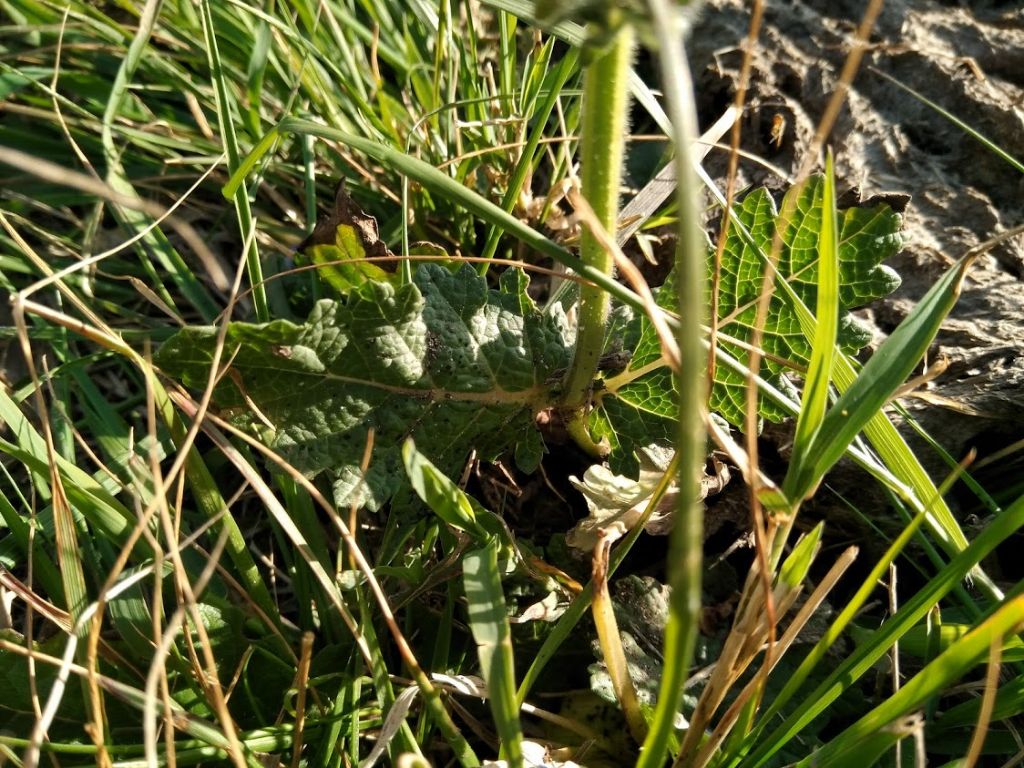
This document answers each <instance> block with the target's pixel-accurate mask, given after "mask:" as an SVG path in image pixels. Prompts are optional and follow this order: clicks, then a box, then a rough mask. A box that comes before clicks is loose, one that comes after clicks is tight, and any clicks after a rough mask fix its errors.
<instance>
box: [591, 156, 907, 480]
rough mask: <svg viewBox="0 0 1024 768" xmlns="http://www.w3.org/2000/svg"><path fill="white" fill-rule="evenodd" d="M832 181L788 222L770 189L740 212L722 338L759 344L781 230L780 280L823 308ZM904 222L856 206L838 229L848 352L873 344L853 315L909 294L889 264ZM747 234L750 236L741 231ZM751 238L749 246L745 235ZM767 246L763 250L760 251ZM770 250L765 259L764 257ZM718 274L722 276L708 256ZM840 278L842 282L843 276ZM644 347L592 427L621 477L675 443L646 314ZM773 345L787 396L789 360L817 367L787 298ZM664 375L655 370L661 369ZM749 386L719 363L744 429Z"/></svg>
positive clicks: (743, 356)
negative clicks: (761, 305)
mask: <svg viewBox="0 0 1024 768" xmlns="http://www.w3.org/2000/svg"><path fill="white" fill-rule="evenodd" d="M824 186H825V180H824V177H823V176H814V177H812V178H811V179H809V180H808V181H807V182H806V183H805V184H804V185H803V186H802V187H799V188H798V187H794V188H793V189H791V190H790V191H789V192H788V193H787V195H786V197H785V199H784V200H783V203H782V210H783V211H784V212H785V213H784V218H783V217H780V216H779V214H778V213H777V211H776V208H775V203H774V201H773V200H772V197H771V195H770V194H769V193H768V191H767V190H764V189H759V190H755V191H754V192H752V193H751V194H750V195H748V196H747V197H746V199H745V200H744V201H743V203H742V204H741V205H739V206H737V207H736V218H737V219H738V221H739V224H740V225H741V226H737V225H736V222H735V221H734V223H733V225H732V226H731V228H730V231H729V236H728V239H727V240H726V248H725V253H724V254H723V257H722V274H721V280H720V283H719V291H720V293H719V311H718V314H719V330H720V332H721V333H722V334H724V335H728V336H731V337H733V338H735V339H738V340H740V341H743V342H749V341H750V340H751V336H752V334H753V325H754V321H755V315H756V312H757V307H756V302H757V297H758V295H759V293H760V291H761V286H762V282H763V279H764V270H765V265H764V260H763V258H762V254H767V253H770V252H771V246H772V239H773V237H774V235H775V230H776V228H777V227H781V228H782V242H783V246H782V251H781V253H780V256H779V267H778V268H779V274H780V275H781V276H782V277H783V278H785V279H786V281H787V282H788V283H789V285H790V286H791V287H792V289H793V291H794V292H795V293H796V295H797V296H798V297H799V298H800V299H801V300H802V301H803V302H804V304H805V305H807V306H812V307H813V306H816V305H817V303H818V302H817V294H818V279H819V267H818V254H819V239H820V237H821V234H822V233H821V230H822V222H823V212H822V211H823V209H822V202H823V193H824ZM901 223H902V219H901V217H900V215H899V214H897V213H895V212H894V211H893V210H892V209H891V208H889V207H888V206H887V205H884V204H882V205H877V206H874V207H872V208H849V209H846V210H844V211H840V212H839V213H838V216H837V220H836V228H837V229H838V283H839V285H838V307H839V317H838V318H837V321H838V326H839V327H838V342H839V345H840V347H841V348H842V349H843V350H845V351H853V350H856V349H859V348H860V347H862V346H864V344H865V343H866V342H867V341H868V339H869V337H868V334H867V332H866V331H865V330H864V329H862V328H861V327H860V326H859V325H858V324H857V322H856V320H855V319H854V317H853V316H852V315H851V314H850V313H849V311H848V310H850V309H851V308H854V307H857V306H860V305H862V304H866V303H867V302H870V301H873V300H875V299H877V298H879V297H881V296H884V295H886V294H888V293H890V292H892V291H893V290H895V289H896V287H898V286H899V283H900V280H899V276H898V275H896V273H895V272H893V271H892V270H891V269H890V268H889V267H886V266H883V265H881V264H880V262H881V261H883V260H884V259H887V258H889V257H891V256H892V255H894V254H895V253H897V252H898V251H899V249H900V247H901V245H902V242H903V239H902V236H901V235H900V227H901ZM741 227H742V228H741ZM743 229H745V230H746V231H748V232H749V233H750V235H751V238H752V242H749V241H747V240H746V239H745V236H744V235H743V232H742V230H743ZM755 245H756V246H757V247H756V248H755V247H754V246H755ZM758 249H759V250H760V252H759V250H758ZM708 253H709V256H708V270H709V273H710V271H711V270H712V268H713V264H712V260H711V254H712V251H711V250H710V249H709V251H708ZM833 279H835V278H833ZM674 285H675V282H674V279H673V278H672V277H671V276H670V277H669V278H668V279H666V281H665V285H664V287H663V288H661V289H659V290H658V291H657V292H656V293H655V299H656V301H657V303H658V305H659V306H660V307H662V308H663V309H666V310H669V311H674V310H675V308H676V307H675V302H676V296H675V291H674ZM633 322H634V324H635V325H639V330H636V328H635V327H633V328H625V329H622V333H626V331H627V330H628V331H629V333H631V334H634V335H636V334H638V335H639V341H638V342H637V343H636V346H635V347H634V349H633V355H632V358H631V359H630V362H629V365H628V366H627V367H626V370H625V371H623V372H621V373H619V374H616V375H614V376H611V377H609V378H608V379H607V380H606V382H605V384H606V387H605V389H604V390H603V391H598V392H597V397H596V400H597V407H596V408H595V410H594V411H593V412H592V414H591V417H590V422H589V427H590V430H591V432H592V433H593V434H594V436H595V438H598V439H600V438H602V437H604V438H606V439H607V440H608V442H609V444H610V445H611V447H612V454H611V456H610V458H609V464H610V466H611V468H612V470H613V471H615V472H619V473H624V474H631V475H634V476H635V474H636V471H637V466H638V465H637V461H636V457H635V456H634V452H635V451H636V450H637V449H638V448H640V447H642V446H644V445H649V444H651V443H654V442H657V441H660V440H671V439H672V437H673V435H674V429H675V427H674V424H675V418H676V412H675V403H676V402H677V399H678V398H677V395H676V393H675V385H674V382H673V380H672V376H671V375H670V374H669V372H668V370H667V369H666V368H664V367H657V366H658V362H659V361H660V359H661V345H660V342H659V340H658V336H657V334H656V333H655V330H654V327H653V326H652V325H651V323H650V322H649V321H648V320H647V318H646V316H644V317H638V318H637V319H635V320H634V321H633ZM718 344H719V346H720V347H721V348H722V349H723V350H724V351H726V352H727V353H728V354H730V355H732V356H733V357H735V358H736V359H737V360H740V361H746V360H747V358H748V357H749V354H748V353H747V351H746V350H745V349H743V348H741V347H739V346H737V345H736V344H731V343H729V342H728V341H725V340H724V339H723V338H721V337H719V340H718ZM763 347H764V349H765V350H766V352H767V353H768V356H767V357H766V358H765V359H764V360H763V361H762V363H761V370H760V372H759V373H760V375H761V377H762V378H764V379H765V380H767V381H769V382H770V383H772V384H774V385H775V386H776V387H779V388H783V389H792V386H791V385H790V384H789V383H788V382H787V381H785V379H783V378H782V377H781V376H780V374H781V373H782V372H783V371H784V365H783V364H782V361H785V362H786V363H788V364H793V365H796V366H799V367H800V368H801V369H806V368H807V366H809V364H810V358H811V352H812V342H811V340H810V339H808V338H807V337H806V335H805V334H804V333H803V331H802V329H801V326H800V321H799V319H798V317H797V314H796V312H795V311H794V309H793V308H792V306H791V305H790V303H789V301H788V300H787V299H786V297H785V294H784V292H782V291H776V292H775V294H774V295H773V297H772V300H771V304H770V307H769V312H768V319H767V323H766V326H765V332H764V340H763ZM652 368H653V369H654V370H651V369H652ZM745 397H746V382H745V379H744V378H743V376H742V375H740V374H739V373H737V372H736V371H734V370H732V369H730V368H727V367H726V366H724V365H719V366H717V367H716V368H715V386H714V387H713V389H712V391H711V401H710V402H711V408H712V410H714V411H717V412H718V413H720V414H721V415H722V416H723V417H725V418H726V419H727V420H728V421H729V422H731V423H732V424H735V425H737V426H739V425H742V423H743V413H744V398H745ZM759 412H760V414H761V416H763V417H765V418H769V419H773V420H778V419H781V418H782V417H783V416H784V415H786V414H785V413H784V412H783V411H782V410H781V408H779V407H777V406H775V405H773V404H772V403H771V402H770V401H768V400H767V399H762V400H761V402H760V403H759Z"/></svg>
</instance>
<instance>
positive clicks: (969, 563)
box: [730, 497, 1024, 768]
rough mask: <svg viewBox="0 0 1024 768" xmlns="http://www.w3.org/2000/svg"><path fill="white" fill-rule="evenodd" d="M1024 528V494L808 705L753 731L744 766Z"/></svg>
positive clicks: (796, 727) (771, 749) (823, 704)
mask: <svg viewBox="0 0 1024 768" xmlns="http://www.w3.org/2000/svg"><path fill="white" fill-rule="evenodd" d="M1021 526H1024V497H1021V498H1020V499H1018V500H1017V501H1016V502H1015V503H1014V504H1013V505H1011V506H1010V507H1008V508H1007V509H1006V511H1005V512H1003V514H1002V515H1000V516H999V517H997V518H996V519H995V520H994V521H993V522H992V523H991V524H990V525H989V526H988V527H987V528H985V530H983V531H982V532H981V533H980V534H979V535H978V536H977V537H976V538H975V539H974V541H972V542H971V543H970V544H969V545H968V546H967V548H966V549H965V550H964V551H963V552H961V553H960V554H958V555H957V556H956V557H954V558H953V559H952V560H951V561H950V562H949V564H948V565H947V566H946V567H945V568H943V569H942V570H941V571H940V572H939V573H937V574H936V575H935V576H934V577H933V578H932V579H931V581H929V582H928V584H927V585H925V587H923V588H922V589H921V590H920V591H919V592H918V593H917V594H915V595H914V596H913V597H912V598H911V599H910V600H908V601H907V602H905V603H904V604H903V607H902V608H900V610H899V611H898V612H897V613H895V614H894V615H893V616H892V617H891V618H890V619H889V620H888V621H886V622H885V623H884V624H882V626H880V627H879V628H878V629H877V630H875V631H874V632H873V633H872V634H871V636H870V637H869V638H868V639H866V640H865V641H864V642H863V643H861V645H859V646H858V647H857V650H855V651H854V652H853V654H851V655H850V656H849V657H848V658H846V659H845V660H844V661H843V662H842V663H841V664H840V665H839V666H838V667H836V669H835V670H833V672H832V674H830V675H829V677H828V679H826V680H825V681H824V682H822V683H821V684H820V685H819V686H818V687H817V688H815V690H814V691H812V692H811V693H810V694H808V695H807V696H806V697H805V698H804V703H803V705H802V706H800V707H799V708H798V709H797V710H796V711H795V712H794V713H793V714H791V715H790V716H789V717H787V718H786V720H785V722H783V723H782V725H780V726H779V727H778V728H776V729H775V730H774V731H773V732H772V733H771V734H770V735H769V736H767V737H761V736H760V734H759V732H757V731H755V732H754V733H752V734H751V737H750V738H748V740H747V742H746V743H747V744H748V745H756V748H755V749H754V751H753V753H752V754H751V755H750V757H748V758H745V759H743V761H742V765H743V766H744V767H745V768H760V766H762V765H764V764H765V762H766V761H767V760H768V759H769V758H770V757H771V756H772V755H774V754H775V753H776V752H777V751H778V750H779V749H780V748H781V747H782V746H783V745H784V744H785V743H787V742H788V741H789V740H790V739H792V738H793V737H794V736H795V735H796V734H798V733H799V732H800V731H801V730H802V729H803V728H804V727H806V725H807V724H808V723H810V722H811V720H813V719H814V718H815V717H816V716H818V715H820V714H821V713H822V712H824V711H825V710H826V709H827V708H828V707H829V705H831V703H832V702H833V701H835V700H836V699H837V698H838V697H839V695H840V694H841V693H842V692H843V691H844V690H846V689H847V688H849V687H850V686H851V685H853V683H854V682H856V681H857V680H858V679H859V678H860V677H861V676H862V675H863V674H864V673H865V672H867V671H868V670H869V669H871V666H872V665H873V664H874V663H875V662H877V661H878V660H879V659H880V658H881V657H882V656H883V655H884V654H885V653H886V652H887V651H888V649H889V648H890V647H892V644H893V643H894V642H896V641H897V640H898V639H899V638H900V637H902V636H903V635H904V634H905V633H906V632H908V631H909V630H910V628H911V627H913V626H915V625H916V624H918V623H919V622H920V621H921V620H922V619H923V618H924V617H925V615H926V614H927V613H928V611H929V610H930V609H931V607H932V606H934V605H936V604H937V603H938V601H939V600H941V599H942V598H943V597H944V596H945V595H946V594H947V593H948V592H949V591H950V590H951V589H953V588H954V587H955V586H956V585H957V584H958V583H959V582H960V581H961V580H962V579H963V578H964V577H965V576H966V575H967V574H968V573H970V571H971V569H972V568H974V567H975V566H976V565H977V564H978V563H979V562H981V560H982V559H984V558H985V557H987V556H988V554H989V553H991V552H992V551H993V550H994V549H995V547H996V546H997V545H999V544H1000V543H1002V542H1003V541H1005V540H1006V539H1007V538H1008V537H1009V536H1011V535H1013V534H1014V533H1015V532H1016V531H1017V530H1018V529H1019V528H1020V527H1021ZM870 584H871V587H872V588H873V587H874V582H873V581H872V582H870ZM822 642H824V640H823V641H822ZM816 650H817V649H816ZM805 663H806V662H805ZM801 670H802V667H801ZM798 677H799V673H798V675H795V676H794V680H795V681H796V680H797V678H798ZM786 690H789V686H787V689H785V690H784V693H785V692H786ZM793 692H795V686H793ZM784 701H785V699H784V698H783V696H781V695H780V696H779V697H776V701H774V702H773V705H772V707H771V708H769V709H768V710H767V711H766V712H765V715H764V716H763V717H762V722H764V723H767V722H768V720H769V718H770V717H772V716H774V714H775V713H776V712H777V711H778V709H779V707H780V706H781V703H784ZM780 702H781V703H780ZM736 764H737V763H736V762H735V761H734V762H733V763H730V765H736Z"/></svg>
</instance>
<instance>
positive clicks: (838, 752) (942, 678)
mask: <svg viewBox="0 0 1024 768" xmlns="http://www.w3.org/2000/svg"><path fill="white" fill-rule="evenodd" d="M1022 625H1024V597H1018V598H1016V599H1014V600H1010V601H1008V602H1007V603H1006V604H1005V605H1004V606H1003V607H1002V608H1000V609H999V610H998V611H996V613H995V614H993V615H992V616H991V617H990V618H989V619H987V620H986V621H984V622H983V623H982V624H981V625H980V626H978V627H976V628H975V629H974V630H972V631H971V632H969V633H968V634H966V635H964V637H962V638H960V640H958V641H957V642H955V643H953V645H951V646H950V647H949V648H948V649H947V650H946V651H945V652H943V653H942V654H941V655H940V656H939V657H938V658H937V659H935V661H933V662H932V663H931V664H929V665H928V666H926V667H925V668H924V669H922V670H921V671H920V672H918V673H917V674H916V675H915V676H914V677H913V678H911V679H910V680H908V681H907V682H905V683H904V684H903V687H902V688H900V690H899V691H897V692H896V693H895V694H893V695H892V696H891V697H889V699H887V700H886V701H885V702H883V703H882V704H880V705H879V706H877V707H875V708H874V709H873V710H872V711H871V712H869V713H868V714H866V715H865V716H864V717H862V718H861V719H860V720H858V721H857V722H856V723H854V724H853V725H851V726H850V727H849V728H847V729H846V730H845V731H843V732H842V733H841V734H839V735H838V736H837V737H836V738H834V739H832V740H831V741H830V742H828V743H827V744H826V745H825V746H823V747H822V748H821V749H819V750H817V751H816V752H815V753H814V754H813V755H811V756H809V757H807V758H806V759H804V760H802V761H801V762H800V763H799V764H798V765H799V766H800V768H808V767H809V766H811V765H832V764H833V761H834V760H836V759H839V758H841V757H846V758H852V757H854V755H857V756H858V757H859V756H861V755H862V748H863V746H862V745H863V743H864V742H865V741H866V740H867V739H869V738H871V736H872V735H873V734H876V733H878V732H880V731H881V730H882V729H884V728H886V727H887V726H888V725H889V724H890V723H892V722H893V721H894V720H896V718H898V717H902V716H903V715H906V714H908V713H910V712H912V711H913V710H915V709H917V708H918V707H920V706H922V705H923V704H925V703H926V702H927V701H928V700H929V699H931V698H932V697H934V696H938V695H940V694H941V693H942V692H943V691H944V690H945V689H946V688H947V687H949V686H950V685H951V684H952V683H954V682H955V681H956V680H957V679H959V678H960V677H961V676H962V675H963V674H964V673H965V672H967V671H968V670H969V669H971V668H972V667H974V666H975V665H976V664H978V662H979V661H981V660H982V659H983V658H984V657H985V655H986V653H988V652H989V649H990V648H992V646H993V645H995V644H997V643H1001V642H1002V641H1003V640H1004V639H1005V638H1006V637H1008V636H1009V635H1011V634H1013V633H1015V632H1017V631H1018V630H1019V629H1020V627H1021V626H1022ZM880 756H881V755H879V757H880ZM871 764H872V763H871V762H862V763H861V765H865V766H868V765H871Z"/></svg>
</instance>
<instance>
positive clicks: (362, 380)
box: [157, 264, 571, 509]
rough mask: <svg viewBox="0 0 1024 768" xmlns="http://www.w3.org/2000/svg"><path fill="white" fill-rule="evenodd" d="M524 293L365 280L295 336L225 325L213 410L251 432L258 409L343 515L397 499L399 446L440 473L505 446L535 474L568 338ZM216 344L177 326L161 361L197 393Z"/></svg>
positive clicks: (430, 281) (424, 272) (440, 274)
mask: <svg viewBox="0 0 1024 768" xmlns="http://www.w3.org/2000/svg"><path fill="white" fill-rule="evenodd" d="M526 284H527V281H526V279H525V277H524V276H523V275H522V274H521V273H519V272H517V271H514V270H509V271H507V272H506V273H505V274H504V275H503V276H502V279H501V283H500V287H499V289H498V290H495V289H490V288H488V287H487V283H486V281H485V280H484V279H483V278H481V277H479V276H478V275H477V274H476V272H475V271H474V270H473V269H472V268H471V267H469V266H464V267H463V268H462V269H461V270H460V271H459V272H457V273H455V274H453V273H452V272H450V271H449V270H447V269H445V268H444V267H440V266H437V265H429V264H428V265H423V266H421V267H420V268H419V269H418V270H417V272H416V275H415V279H414V282H413V283H412V284H409V285H405V286H401V287H394V286H392V285H389V284H387V283H378V282H367V283H365V284H363V285H361V286H358V287H357V288H355V289H354V290H353V291H352V293H351V294H350V295H349V298H348V300H347V301H345V302H341V301H329V300H325V301H320V302H318V303H317V304H316V305H315V307H314V309H313V311H312V312H311V314H310V316H309V318H308V319H307V321H306V322H305V323H303V324H301V325H298V324H295V323H291V322H287V321H281V320H279V321H275V322H272V323H267V324H263V325H253V324H248V323H232V324H231V325H230V327H229V329H228V332H227V339H226V348H225V350H224V356H223V360H225V361H230V367H229V370H228V372H227V374H226V375H225V376H223V377H222V378H221V383H220V385H219V386H218V388H217V390H216V392H215V403H216V404H217V405H218V406H219V407H220V408H222V409H225V410H226V411H227V413H228V414H229V415H233V416H234V417H235V419H236V420H237V421H238V422H240V423H243V424H250V425H253V426H256V425H257V424H258V422H257V418H258V417H257V415H255V413H254V409H253V408H252V407H251V406H252V405H254V406H255V407H256V409H258V411H259V418H260V421H263V420H266V421H267V422H269V424H270V427H271V429H272V434H271V436H270V444H271V446H272V447H274V448H275V449H277V450H278V451H279V452H280V453H281V454H282V455H283V456H284V457H285V458H286V459H287V460H288V461H289V462H291V463H292V464H293V465H294V466H295V467H296V468H297V469H299V470H300V471H302V472H304V473H306V474H307V475H310V476H312V475H317V474H320V473H326V474H327V475H328V476H329V477H330V479H331V481H332V483H333V488H334V496H335V501H336V502H337V503H338V504H339V505H347V504H350V503H353V502H355V503H360V504H365V505H366V506H368V507H370V508H373V509H375V508H377V507H379V506H380V505H381V504H382V503H384V502H385V501H386V500H387V499H388V498H389V497H390V496H391V495H392V494H393V493H394V492H395V491H396V490H398V488H399V487H400V485H401V484H403V483H404V482H405V480H404V471H403V468H402V458H401V445H402V442H403V441H404V440H405V438H407V437H413V438H414V439H415V440H416V444H417V447H418V448H419V450H420V451H421V452H422V453H423V454H424V455H425V456H427V457H428V458H429V459H430V460H431V461H432V462H434V463H435V464H436V465H437V467H438V468H439V469H440V470H441V471H442V472H445V473H447V474H457V473H458V472H459V471H460V470H461V468H462V464H463V463H464V462H465V460H466V457H467V456H468V454H469V452H470V450H471V449H476V451H477V455H478V456H479V457H480V458H484V459H487V458H495V457H497V455H498V454H500V453H503V452H505V451H507V450H510V449H512V450H514V451H515V456H516V459H517V461H519V462H520V463H521V466H522V465H523V464H524V463H525V464H526V466H522V468H523V469H524V470H527V471H529V470H532V469H533V468H534V467H535V465H536V462H538V461H539V459H540V455H541V452H542V450H543V446H542V443H541V438H540V435H539V434H538V433H537V431H536V428H535V425H534V415H535V413H536V412H537V411H538V410H540V409H541V408H543V407H545V406H547V405H550V404H551V403H550V402H549V382H550V381H551V380H552V379H553V378H554V379H557V377H556V376H555V373H556V371H558V370H559V369H563V368H564V367H565V366H566V365H567V364H568V357H569V350H570V349H571V340H570V334H569V331H568V328H567V324H566V321H565V317H564V316H563V315H562V314H560V313H557V312H556V313H549V314H547V315H544V314H542V313H540V312H539V311H538V310H537V309H536V307H535V306H534V305H533V303H532V302H531V301H530V299H529V297H528V296H527V295H526ZM215 337H216V332H215V329H212V328H187V329H184V330H182V331H180V332H179V333H178V334H176V335H175V336H174V337H172V338H171V339H170V340H168V341H167V342H166V343H165V344H164V345H163V347H162V348H161V349H160V351H159V354H158V355H157V363H158V365H160V367H161V368H162V369H163V370H164V371H165V372H166V373H168V374H170V375H173V376H177V377H180V378H181V379H182V380H183V381H184V383H185V384H187V385H189V386H193V387H202V386H204V385H205V382H206V379H207V376H208V374H209V366H210V361H211V359H212V354H213V350H214V344H215ZM371 428H373V430H374V433H375V439H374V450H373V455H372V460H371V462H370V467H369V470H368V472H367V473H366V477H365V483H364V478H363V475H362V472H361V471H360V463H361V460H362V455H363V452H364V448H365V445H366V440H367V434H368V432H369V430H370V429H371ZM531 464H532V465H533V466H530V465H531Z"/></svg>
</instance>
